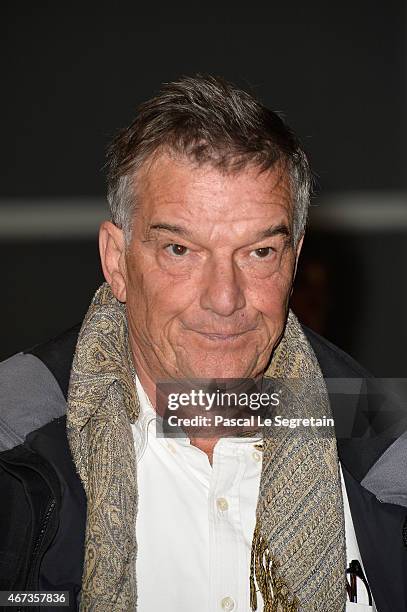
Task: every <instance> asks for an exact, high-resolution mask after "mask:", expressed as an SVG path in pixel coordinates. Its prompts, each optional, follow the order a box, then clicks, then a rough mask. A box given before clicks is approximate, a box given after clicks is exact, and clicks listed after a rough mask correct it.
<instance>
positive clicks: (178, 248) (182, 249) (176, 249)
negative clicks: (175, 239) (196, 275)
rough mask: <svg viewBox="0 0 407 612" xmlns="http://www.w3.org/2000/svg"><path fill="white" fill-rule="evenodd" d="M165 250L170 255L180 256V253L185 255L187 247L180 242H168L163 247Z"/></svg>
mask: <svg viewBox="0 0 407 612" xmlns="http://www.w3.org/2000/svg"><path fill="white" fill-rule="evenodd" d="M165 250H166V251H167V252H168V253H170V255H175V256H177V257H181V256H182V255H185V254H186V253H187V251H188V250H189V249H188V247H186V246H184V245H182V244H168V245H167V246H166V247H165Z"/></svg>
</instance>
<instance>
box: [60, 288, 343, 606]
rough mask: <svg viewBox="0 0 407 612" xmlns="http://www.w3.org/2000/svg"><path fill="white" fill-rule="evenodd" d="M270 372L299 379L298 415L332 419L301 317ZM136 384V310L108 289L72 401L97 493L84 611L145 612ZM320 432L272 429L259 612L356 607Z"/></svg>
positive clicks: (258, 571)
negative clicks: (140, 584) (139, 565)
mask: <svg viewBox="0 0 407 612" xmlns="http://www.w3.org/2000/svg"><path fill="white" fill-rule="evenodd" d="M265 376H266V377H276V378H281V379H284V380H287V381H289V380H292V384H291V385H290V384H288V386H287V389H288V393H289V394H290V398H289V416H290V417H295V416H298V417H305V416H306V417H311V416H313V417H316V418H318V417H322V416H326V417H330V416H331V411H330V406H329V400H328V396H327V392H326V388H325V384H324V381H323V377H322V374H321V371H320V368H319V365H318V362H317V360H316V357H315V355H314V353H313V351H312V349H311V348H310V346H309V344H308V342H307V340H306V338H305V336H304V333H303V331H302V329H301V326H300V325H299V323H298V321H297V319H296V317H295V316H294V315H293V314H292V313H291V312H290V313H289V316H288V320H287V325H286V328H285V332H284V336H283V338H282V340H281V342H280V343H279V345H278V347H277V348H276V350H275V351H274V354H273V357H272V360H271V363H270V366H269V368H268V370H267V372H266V373H265ZM134 377H135V372H134V367H133V362H132V357H131V353H130V348H129V342H128V331H127V320H126V308H125V306H124V305H123V304H121V303H120V302H118V301H117V300H116V298H115V297H114V296H113V294H112V292H111V289H110V287H109V286H108V285H107V284H103V285H102V286H101V287H100V288H99V289H98V291H97V292H96V294H95V296H94V298H93V300H92V303H91V305H90V307H89V310H88V312H87V315H86V317H85V319H84V322H83V325H82V329H81V332H80V334H79V338H78V344H77V347H76V352H75V356H74V360H73V365H72V372H71V380H70V386H69V394H68V412H67V428H68V439H69V444H70V448H71V452H72V456H73V459H74V462H75V465H76V469H77V471H78V474H79V477H80V479H81V481H82V483H83V486H84V489H85V492H86V496H87V520H86V535H85V559H84V569H83V577H82V594H81V604H80V610H81V611H82V612H85V611H86V612H88V611H92V612H93V611H94V612H106V611H107V610H109V612H133V611H135V610H137V585H136V553H137V542H136V529H135V522H136V514H137V499H138V492H137V471H136V457H135V448H134V441H133V434H132V430H131V423H134V422H135V420H136V419H137V417H138V414H139V409H140V408H139V400H138V397H137V393H136V388H135V385H134V380H135V378H134ZM299 381H300V383H299ZM277 429H278V433H276V432H277ZM308 429H309V432H307V434H299V433H298V432H296V431H295V430H294V429H289V428H286V427H282V428H276V427H274V428H273V431H271V429H265V430H264V432H263V442H262V446H263V467H262V473H261V480H260V488H259V497H258V503H257V513H256V527H255V531H254V537H253V542H252V551H251V575H250V600H251V601H250V603H251V608H252V610H256V609H257V600H258V595H257V593H258V592H260V593H261V596H262V599H263V606H264V612H297V611H301V612H311V611H312V612H343V611H344V610H345V602H346V590H345V568H346V556H345V539H344V532H345V529H344V514H343V505H342V495H341V488H340V478H339V467H338V456H337V449H336V439H335V436H334V435H325V436H321V434H320V433H318V432H316V431H315V430H314V428H311V427H310V428H308ZM163 546H165V542H163Z"/></svg>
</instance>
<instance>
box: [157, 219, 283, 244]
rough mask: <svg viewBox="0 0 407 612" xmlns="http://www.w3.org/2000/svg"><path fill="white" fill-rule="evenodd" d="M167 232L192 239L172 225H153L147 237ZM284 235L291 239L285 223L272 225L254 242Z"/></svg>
mask: <svg viewBox="0 0 407 612" xmlns="http://www.w3.org/2000/svg"><path fill="white" fill-rule="evenodd" d="M154 230H156V231H165V232H171V233H173V234H178V235H179V236H184V237H185V238H188V237H191V234H190V232H188V230H186V229H185V228H184V227H181V226H180V225H172V224H171V223H153V224H152V225H150V226H149V227H148V228H147V232H146V234H147V236H149V235H150V232H151V231H154ZM278 235H283V236H286V237H289V236H290V235H291V233H290V230H289V229H288V227H287V226H286V225H285V223H280V224H279V225H271V226H270V227H268V228H267V229H265V230H261V231H260V232H259V233H258V234H257V235H256V237H255V239H254V240H253V241H252V242H259V241H260V240H263V239H264V238H272V237H273V236H278Z"/></svg>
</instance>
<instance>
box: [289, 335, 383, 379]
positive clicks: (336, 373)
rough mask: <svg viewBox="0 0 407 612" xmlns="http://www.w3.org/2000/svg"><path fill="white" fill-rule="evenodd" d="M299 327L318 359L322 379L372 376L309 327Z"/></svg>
mask: <svg viewBox="0 0 407 612" xmlns="http://www.w3.org/2000/svg"><path fill="white" fill-rule="evenodd" d="M301 327H302V329H303V331H304V334H305V336H306V338H307V340H308V342H309V343H310V345H311V347H312V349H313V351H314V353H315V355H316V358H317V359H318V362H319V365H320V368H321V370H322V374H323V375H324V378H348V377H349V378H371V376H372V375H371V374H370V373H369V372H368V371H367V370H365V369H364V368H363V367H362V366H361V365H360V364H359V363H358V362H357V361H356V360H355V359H353V357H351V356H350V355H348V354H347V353H345V352H344V351H343V350H341V349H340V348H338V347H337V346H335V345H334V344H332V343H331V342H329V340H326V338H323V337H322V336H320V335H319V334H317V333H316V332H314V331H312V329H310V328H309V327H306V326H305V325H301Z"/></svg>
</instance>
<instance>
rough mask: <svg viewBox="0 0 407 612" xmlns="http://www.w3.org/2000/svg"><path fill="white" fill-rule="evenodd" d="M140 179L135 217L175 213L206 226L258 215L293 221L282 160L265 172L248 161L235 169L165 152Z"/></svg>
mask: <svg viewBox="0 0 407 612" xmlns="http://www.w3.org/2000/svg"><path fill="white" fill-rule="evenodd" d="M136 184H137V214H136V217H137V218H139V219H140V220H143V221H144V222H145V223H150V222H154V221H157V220H159V221H163V220H166V221H167V222H169V221H171V220H173V219H174V218H176V219H179V220H182V221H185V222H187V223H188V224H189V225H191V224H192V225H195V226H196V227H197V228H199V227H201V228H203V227H204V225H205V223H207V222H210V223H211V224H213V223H218V224H222V225H225V224H230V223H235V222H238V221H240V222H244V221H247V222H250V221H253V222H255V220H256V219H258V220H259V221H260V220H270V222H276V223H278V222H281V223H286V224H287V225H289V226H291V220H292V197H291V185H290V180H289V175H288V173H287V170H286V169H285V168H283V167H282V166H281V165H276V167H273V168H272V169H270V170H266V171H262V172H261V171H260V169H259V168H258V167H256V166H254V165H253V164H248V165H247V166H245V167H244V168H243V169H240V170H239V171H236V172H233V173H232V172H225V171H222V170H219V169H217V168H216V167H214V166H212V165H211V164H209V163H205V164H203V165H199V166H198V165H197V164H196V163H194V162H192V161H190V160H188V159H187V158H175V157H172V156H170V155H169V154H166V153H162V154H160V155H158V156H156V157H155V158H154V159H153V160H152V161H151V162H150V163H146V164H145V165H144V167H143V168H141V169H140V171H139V174H138V176H137V180H136ZM164 217H165V219H164Z"/></svg>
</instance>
